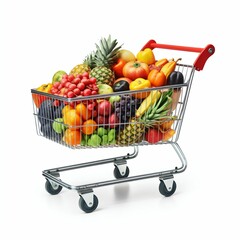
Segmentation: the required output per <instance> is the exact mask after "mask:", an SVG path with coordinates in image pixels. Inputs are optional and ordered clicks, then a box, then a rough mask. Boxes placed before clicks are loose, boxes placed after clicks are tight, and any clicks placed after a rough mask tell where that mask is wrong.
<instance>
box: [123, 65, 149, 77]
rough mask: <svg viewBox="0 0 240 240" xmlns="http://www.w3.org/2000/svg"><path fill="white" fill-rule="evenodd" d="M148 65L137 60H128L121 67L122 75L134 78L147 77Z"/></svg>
mask: <svg viewBox="0 0 240 240" xmlns="http://www.w3.org/2000/svg"><path fill="white" fill-rule="evenodd" d="M149 71H150V70H149V66H148V65H147V64H146V63H142V62H139V61H130V62H128V63H126V64H125V66H124V67H123V76H124V77H126V78H130V79H131V80H135V79H136V78H147V76H148V74H149Z"/></svg>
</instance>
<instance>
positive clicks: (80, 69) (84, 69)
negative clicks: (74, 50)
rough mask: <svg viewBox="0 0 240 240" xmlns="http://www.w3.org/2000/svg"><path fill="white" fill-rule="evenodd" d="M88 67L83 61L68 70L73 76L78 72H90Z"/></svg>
mask: <svg viewBox="0 0 240 240" xmlns="http://www.w3.org/2000/svg"><path fill="white" fill-rule="evenodd" d="M90 70H91V69H90V67H89V66H88V65H87V64H85V63H82V64H78V65H76V66H75V67H74V68H73V69H72V70H71V71H70V74H73V75H74V76H75V77H76V76H77V75H78V74H83V73H84V72H90Z"/></svg>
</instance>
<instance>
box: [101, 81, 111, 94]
mask: <svg viewBox="0 0 240 240" xmlns="http://www.w3.org/2000/svg"><path fill="white" fill-rule="evenodd" d="M98 93H99V94H109V93H113V89H112V87H111V86H109V85H108V84H104V83H103V84H99V85H98Z"/></svg>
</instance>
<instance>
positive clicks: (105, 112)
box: [98, 100, 112, 116]
mask: <svg viewBox="0 0 240 240" xmlns="http://www.w3.org/2000/svg"><path fill="white" fill-rule="evenodd" d="M111 111H112V105H111V103H110V102H109V101H107V100H102V101H101V102H99V103H98V113H99V114H100V115H102V116H109V115H110V114H111Z"/></svg>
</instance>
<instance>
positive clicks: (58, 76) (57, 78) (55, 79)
mask: <svg viewBox="0 0 240 240" xmlns="http://www.w3.org/2000/svg"><path fill="white" fill-rule="evenodd" d="M65 74H67V73H66V72H65V71H63V70H59V71H57V72H55V73H54V75H53V77H52V83H55V82H60V81H61V80H62V76H63V75H65Z"/></svg>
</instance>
